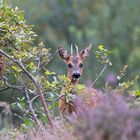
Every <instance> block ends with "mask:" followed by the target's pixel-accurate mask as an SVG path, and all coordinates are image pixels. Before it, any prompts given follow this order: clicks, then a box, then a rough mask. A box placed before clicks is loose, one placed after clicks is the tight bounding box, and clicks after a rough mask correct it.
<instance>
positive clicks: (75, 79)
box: [57, 45, 99, 115]
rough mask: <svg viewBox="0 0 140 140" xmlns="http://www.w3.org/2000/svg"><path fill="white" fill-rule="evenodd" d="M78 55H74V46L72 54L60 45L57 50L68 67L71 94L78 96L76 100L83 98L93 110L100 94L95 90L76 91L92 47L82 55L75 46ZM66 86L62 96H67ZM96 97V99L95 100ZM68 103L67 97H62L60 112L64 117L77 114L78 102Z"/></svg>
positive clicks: (87, 48)
mask: <svg viewBox="0 0 140 140" xmlns="http://www.w3.org/2000/svg"><path fill="white" fill-rule="evenodd" d="M75 48H76V54H73V46H72V45H71V53H69V52H68V51H67V50H66V49H64V48H63V47H62V46H60V45H58V46H57V50H58V53H59V56H60V57H61V58H62V59H63V60H64V62H65V63H66V65H67V69H68V73H67V78H68V79H70V84H71V86H72V87H71V93H72V94H74V95H75V96H76V99H78V98H81V97H82V99H83V100H84V104H85V105H86V107H87V108H89V109H90V108H93V107H94V106H96V104H97V103H98V102H99V97H98V94H97V93H98V92H97V90H96V89H93V88H85V90H84V91H82V92H80V93H79V94H75V92H74V89H75V87H76V85H78V83H79V78H80V77H81V76H82V74H83V62H84V60H85V58H86V57H87V56H88V54H89V51H90V50H91V45H89V46H87V47H86V48H85V49H83V50H82V51H81V52H80V53H79V52H78V47H77V46H76V45H75ZM65 90H66V86H64V87H63V88H62V90H61V95H64V94H65ZM93 97H94V98H93ZM76 99H75V100H71V101H67V100H66V97H65V96H60V98H59V111H60V113H61V114H62V115H71V114H73V113H76V112H77V109H78V105H77V103H76V102H77V100H76Z"/></svg>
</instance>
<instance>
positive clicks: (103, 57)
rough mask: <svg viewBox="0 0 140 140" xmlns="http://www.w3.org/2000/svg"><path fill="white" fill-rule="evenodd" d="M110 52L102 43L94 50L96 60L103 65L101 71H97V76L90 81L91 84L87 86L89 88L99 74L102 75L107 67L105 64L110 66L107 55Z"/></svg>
mask: <svg viewBox="0 0 140 140" xmlns="http://www.w3.org/2000/svg"><path fill="white" fill-rule="evenodd" d="M111 53H112V52H111V51H109V50H107V49H105V48H104V46H103V45H99V46H98V50H96V51H95V52H94V54H95V56H96V58H97V60H98V61H99V63H100V64H103V65H104V67H103V69H102V71H101V72H100V73H99V75H98V76H97V78H96V79H95V80H94V81H93V82H92V84H91V85H90V86H89V87H90V88H91V87H92V86H93V85H94V84H95V82H96V81H97V80H98V79H99V78H100V76H101V75H102V73H103V72H104V71H105V69H106V68H107V66H108V65H109V66H112V63H111V61H110V59H109V55H110V54H111Z"/></svg>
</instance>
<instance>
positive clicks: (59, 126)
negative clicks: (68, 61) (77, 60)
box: [0, 0, 140, 140]
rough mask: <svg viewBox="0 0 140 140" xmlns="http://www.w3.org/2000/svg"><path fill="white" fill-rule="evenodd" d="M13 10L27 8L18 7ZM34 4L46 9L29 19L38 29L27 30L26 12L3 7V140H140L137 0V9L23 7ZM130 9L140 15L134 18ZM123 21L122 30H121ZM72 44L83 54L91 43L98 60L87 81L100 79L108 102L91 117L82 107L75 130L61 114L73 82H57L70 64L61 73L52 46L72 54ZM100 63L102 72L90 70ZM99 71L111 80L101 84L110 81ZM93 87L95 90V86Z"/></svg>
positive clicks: (66, 4) (63, 4) (67, 4)
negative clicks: (81, 48) (64, 89)
mask: <svg viewBox="0 0 140 140" xmlns="http://www.w3.org/2000/svg"><path fill="white" fill-rule="evenodd" d="M13 3H15V4H16V5H19V6H21V5H20V4H21V3H19V2H18V1H16V0H15V1H14V2H13ZM30 3H31V4H32V5H36V6H39V4H42V6H43V7H42V8H44V9H41V10H40V11H38V10H37V9H36V8H35V7H34V6H33V9H32V7H31V8H28V10H29V11H26V12H25V14H26V13H28V16H27V15H26V17H27V19H28V21H29V22H31V21H33V23H34V25H35V26H34V27H33V26H32V25H29V24H28V23H27V21H26V19H25V18H24V11H21V10H19V8H18V7H14V6H9V5H7V4H6V3H4V2H2V1H1V5H0V17H1V18H0V134H1V135H0V139H37V140H38V139H43V138H44V139H81V140H82V139H83V140H84V139H89V140H90V139H96V140H98V139H100V140H102V139H103V140H106V139H107V140H115V139H116V140H117V139H118V137H119V138H120V139H122V140H123V139H128V138H129V139H130V140H131V139H132V140H138V139H139V136H140V129H139V128H140V121H139V120H140V115H139V114H140V113H139V101H140V99H139V96H140V91H139V88H138V84H139V83H138V78H139V75H138V74H137V72H138V70H139V65H138V58H139V54H138V50H139V48H138V43H139V40H138V36H139V34H140V32H139V30H140V28H139V26H138V24H139V19H137V18H135V16H137V15H138V11H139V9H137V8H136V7H138V4H139V1H138V0H135V1H134V2H133V4H132V2H131V1H129V3H128V2H126V1H125V0H123V1H115V0H112V1H111V0H110V1H108V2H107V3H105V2H103V1H102V0H101V1H95V2H94V5H91V3H92V1H90V0H89V1H86V2H84V1H81V2H80V3H78V1H77V2H76V1H69V0H67V1H63V0H62V1H57V2H56V1H53V0H52V1H45V0H43V1H41V2H40V1H38V0H34V2H33V1H32V0H30V1H29V3H28V2H27V1H23V2H22V4H23V6H25V7H24V9H26V8H27V7H28V6H30ZM126 3H127V4H126ZM37 4H38V5H37ZM85 5H86V7H85ZM120 5H121V6H120ZM126 5H127V6H128V7H127V8H125V7H126ZM45 6H46V7H45ZM82 7H83V8H82ZM34 8H35V9H34ZM118 8H119V9H118ZM129 8H130V9H131V8H132V9H133V8H136V9H137V10H135V11H133V10H131V11H127V10H128V9H129ZM50 9H53V11H50ZM81 9H82V10H81ZM45 10H46V11H45ZM32 12H33V13H32ZM34 12H35V13H34ZM36 12H37V13H36ZM121 12H122V14H121ZM133 12H134V13H133ZM30 14H33V15H34V16H32V15H30ZM127 14H128V15H129V14H132V15H135V16H132V17H131V16H130V15H129V16H130V17H131V18H132V19H130V17H129V20H128V22H130V23H128V22H127V21H126V20H125V19H124V17H125V16H126V15H127ZM83 15H84V16H83ZM31 17H32V18H31ZM29 18H30V20H29ZM125 18H126V17H125ZM105 19H108V20H109V21H110V22H106V21H105ZM120 20H121V21H122V22H121V23H119V22H118V21H120ZM62 21H63V22H62ZM123 21H124V22H123ZM125 22H126V23H125ZM132 23H134V24H133V25H132ZM116 24H117V25H116ZM126 24H127V25H129V26H126ZM38 26H40V27H38ZM92 26H94V28H93V27H92ZM37 27H38V28H37ZM114 27H115V28H114ZM91 29H92V30H91ZM121 29H122V30H121ZM33 30H36V32H37V33H38V36H37V34H36V33H35V32H34V31H33ZM129 31H130V33H128V32H129ZM130 34H131V35H130ZM117 35H118V36H117ZM101 36H103V37H101ZM93 38H94V39H93ZM126 38H129V40H127V39H126ZM60 40H61V42H60ZM93 40H94V41H93ZM40 41H44V42H45V43H43V42H40ZM73 42H74V43H76V44H79V45H78V46H80V45H83V44H85V43H89V42H91V43H93V44H94V46H95V48H93V52H94V53H93V52H92V53H91V57H89V58H88V59H87V63H85V73H87V75H86V74H85V78H87V77H88V78H89V77H92V76H93V75H94V77H95V76H100V77H98V80H97V81H96V78H95V79H94V80H95V81H94V82H93V83H94V85H95V84H97V85H98V88H99V87H100V88H99V90H102V95H101V103H100V104H99V105H97V107H96V108H95V109H93V110H91V111H90V112H89V111H88V110H87V109H86V108H85V107H84V106H83V105H82V104H80V103H79V104H80V106H81V107H82V111H79V112H78V114H77V117H76V118H71V119H70V120H69V121H70V122H67V121H66V122H65V120H63V119H62V118H61V116H60V114H59V111H58V99H59V98H60V91H61V88H62V87H63V86H64V85H66V84H70V80H69V79H68V78H67V77H66V76H65V75H60V74H57V73H58V72H60V73H61V74H64V73H63V72H64V70H63V69H64V66H63V65H64V64H63V65H62V67H60V62H59V63H58V61H57V59H56V58H55V57H54V54H56V48H53V47H52V46H56V44H58V43H61V44H62V45H64V46H65V47H68V46H70V44H71V43H73ZM46 44H47V45H46ZM98 44H104V45H98ZM96 46H98V47H96ZM104 46H107V48H110V50H111V51H108V50H107V49H106V48H105V47H104ZM116 46H117V47H116ZM112 47H113V49H112ZM129 47H130V48H132V50H131V49H130V48H129ZM51 48H52V50H51ZM128 48H129V49H128ZM54 49H55V53H54V54H53V53H52V52H53V50H54ZM130 52H131V54H130V55H129V56H128V53H130ZM92 54H93V55H94V57H93V55H92ZM110 57H111V59H110ZM93 58H94V60H95V58H96V60H95V64H98V65H97V67H96V68H95V65H94V67H93V68H95V69H94V70H93V68H92V67H91V66H92V63H93ZM110 60H111V62H110ZM122 60H123V61H122ZM116 62H117V63H116ZM124 64H128V66H127V65H124ZM129 64H130V65H129ZM123 65H124V66H123ZM52 66H53V67H52ZM58 66H59V67H58ZM88 66H90V69H89V68H88ZM121 66H122V67H123V68H120V67H121ZM129 66H130V67H129ZM102 67H103V69H102ZM52 69H53V70H52ZM99 69H101V70H102V72H104V71H105V70H106V71H107V69H108V71H107V72H106V78H105V80H102V79H101V80H100V78H101V76H102V75H103V73H101V75H100V74H99ZM109 69H110V70H109ZM111 69H114V70H111ZM132 72H133V73H132ZM94 73H96V74H94ZM85 78H83V81H84V80H85ZM88 78H87V79H88ZM90 80H93V79H88V81H90ZM101 81H103V82H101ZM93 83H92V82H89V85H92V84H93ZM82 88H85V85H78V89H77V90H78V91H79V92H80V90H81V89H82ZM122 96H123V97H122ZM66 97H67V99H68V100H71V99H72V98H73V97H72V95H71V94H70V93H69V89H68V90H67V94H66ZM93 118H94V119H93ZM81 122H82V123H81ZM116 122H117V123H116ZM29 130H30V131H29ZM36 131H37V132H36ZM7 132H8V133H7Z"/></svg>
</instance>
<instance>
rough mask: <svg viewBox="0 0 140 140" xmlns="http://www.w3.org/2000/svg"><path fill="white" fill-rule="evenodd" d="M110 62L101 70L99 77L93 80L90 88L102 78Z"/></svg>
mask: <svg viewBox="0 0 140 140" xmlns="http://www.w3.org/2000/svg"><path fill="white" fill-rule="evenodd" d="M107 66H108V63H107V64H106V65H105V66H104V67H103V69H102V71H101V72H100V74H99V75H98V76H97V78H96V79H95V80H94V81H93V82H92V84H91V85H90V86H89V88H91V87H92V86H93V85H94V84H95V82H96V81H97V80H98V79H99V78H100V76H101V75H102V73H103V72H104V71H105V69H106V68H107Z"/></svg>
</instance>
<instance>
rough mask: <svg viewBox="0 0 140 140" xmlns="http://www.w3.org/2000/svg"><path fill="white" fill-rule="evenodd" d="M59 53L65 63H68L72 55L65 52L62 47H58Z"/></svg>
mask: <svg viewBox="0 0 140 140" xmlns="http://www.w3.org/2000/svg"><path fill="white" fill-rule="evenodd" d="M57 49H58V53H59V55H60V56H61V58H63V59H64V60H65V61H68V60H69V58H70V54H69V53H68V52H67V50H65V49H64V48H63V47H62V46H59V45H58V46H57Z"/></svg>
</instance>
